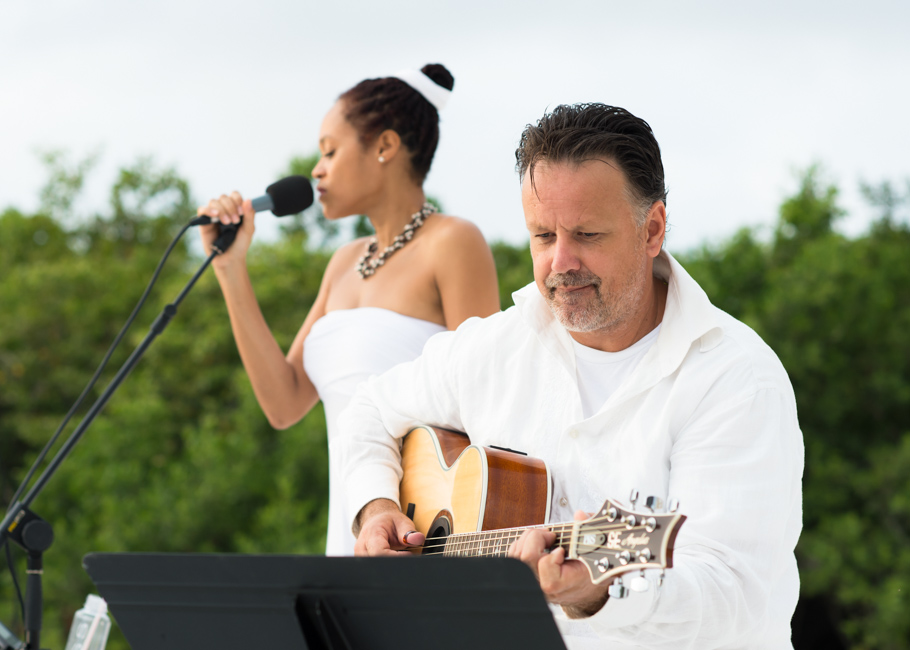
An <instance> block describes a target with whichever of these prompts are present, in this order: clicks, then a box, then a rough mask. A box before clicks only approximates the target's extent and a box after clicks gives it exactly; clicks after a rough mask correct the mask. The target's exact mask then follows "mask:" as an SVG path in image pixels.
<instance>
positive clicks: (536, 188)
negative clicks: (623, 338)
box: [521, 160, 663, 335]
mask: <svg viewBox="0 0 910 650" xmlns="http://www.w3.org/2000/svg"><path fill="white" fill-rule="evenodd" d="M521 199H522V205H523V207H524V213H525V222H526V224H527V227H528V232H529V233H530V236H531V257H532V258H533V260H534V279H535V281H536V282H537V287H538V289H540V292H541V294H543V297H544V298H545V299H546V301H547V304H548V305H549V307H550V310H551V311H552V312H553V315H554V316H555V317H556V318H557V320H559V322H560V323H562V325H563V326H564V327H565V328H566V329H568V330H569V331H570V332H580V333H589V332H590V333H604V334H608V335H609V334H610V333H611V332H613V331H616V330H618V329H620V328H629V327H632V328H633V329H634V328H635V327H636V324H635V322H634V321H635V319H636V318H640V315H641V313H642V309H643V308H644V307H645V306H644V305H643V304H642V303H643V300H644V299H645V297H646V295H649V294H648V289H649V283H650V282H651V281H652V280H651V268H652V266H651V262H652V258H653V257H655V256H656V255H657V253H658V252H660V245H661V243H662V241H663V230H662V228H661V229H660V232H659V233H658V237H657V238H655V237H652V236H651V234H650V233H653V231H654V225H653V224H652V221H653V219H652V215H651V213H649V216H648V218H647V219H646V222H645V224H644V225H642V226H639V225H637V222H636V212H635V207H634V206H633V205H632V203H631V202H630V201H629V199H628V193H627V191H626V177H625V174H624V173H623V172H622V171H620V170H619V168H618V167H617V166H616V165H615V164H614V163H612V161H602V160H592V161H588V162H584V163H581V164H574V163H555V164H550V163H546V162H544V163H539V164H538V165H537V166H536V167H535V169H534V184H533V185H532V184H531V179H530V175H529V173H527V172H526V173H525V177H524V179H523V181H522V192H521ZM651 212H654V210H652V211H651ZM655 239H659V241H657V242H656V248H655V241H654V240H655Z"/></svg>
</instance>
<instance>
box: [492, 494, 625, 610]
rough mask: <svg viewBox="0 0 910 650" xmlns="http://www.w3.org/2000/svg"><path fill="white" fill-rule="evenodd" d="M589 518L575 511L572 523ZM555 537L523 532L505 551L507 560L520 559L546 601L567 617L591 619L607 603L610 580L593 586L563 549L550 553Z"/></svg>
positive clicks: (543, 532)
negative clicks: (560, 609) (528, 568)
mask: <svg viewBox="0 0 910 650" xmlns="http://www.w3.org/2000/svg"><path fill="white" fill-rule="evenodd" d="M589 516H590V515H588V514H586V513H584V512H582V511H581V510H579V511H578V512H576V513H575V520H576V521H583V520H585V519H587V518H588V517H589ZM555 543H556V534H555V533H553V532H551V531H549V530H544V529H541V528H532V529H530V530H526V531H525V532H524V533H523V534H522V536H521V537H519V538H518V541H516V542H515V543H514V544H512V547H511V548H510V549H509V557H513V558H516V559H519V560H521V561H522V562H524V563H525V564H527V565H528V566H529V567H531V570H532V571H533V572H534V575H535V576H537V581H538V582H539V583H540V588H541V590H542V591H543V593H544V596H546V598H547V600H548V601H550V602H551V603H555V604H557V605H562V609H563V611H564V612H565V613H566V615H568V616H569V618H587V617H588V616H593V615H594V614H596V613H597V612H599V611H600V609H601V608H602V607H603V606H604V604H605V603H606V602H607V598H608V594H607V589H608V588H609V586H610V585H611V584H612V581H606V582H602V583H601V584H598V585H595V584H594V583H593V582H591V574H590V573H589V572H588V569H587V568H586V567H585V565H584V564H582V563H581V562H579V561H578V560H566V551H565V549H563V548H561V547H559V548H556V549H554V550H552V551H551V550H550V549H551V548H553V545H554V544H555Z"/></svg>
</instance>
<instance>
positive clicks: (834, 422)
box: [681, 167, 910, 650]
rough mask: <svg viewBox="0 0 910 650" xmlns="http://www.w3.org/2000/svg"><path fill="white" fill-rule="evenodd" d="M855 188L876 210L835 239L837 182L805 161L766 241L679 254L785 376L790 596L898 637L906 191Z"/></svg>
mask: <svg viewBox="0 0 910 650" xmlns="http://www.w3.org/2000/svg"><path fill="white" fill-rule="evenodd" d="M867 188H868V186H867ZM866 196H867V197H868V198H869V199H870V202H871V203H872V204H873V205H874V206H877V207H878V208H879V209H880V210H881V216H880V217H879V218H878V219H877V220H876V221H875V223H874V224H873V225H872V227H871V228H870V229H869V232H868V233H867V234H865V235H863V236H860V237H856V238H854V239H848V238H846V237H844V236H842V235H840V234H838V233H837V232H836V231H835V230H834V229H833V226H834V225H835V223H836V220H837V219H838V217H839V216H841V215H842V214H843V211H842V210H841V209H840V208H839V207H838V205H837V202H836V199H837V188H836V187H834V186H833V185H827V186H826V185H824V184H823V183H822V181H821V178H820V174H819V170H818V169H817V168H815V167H813V168H810V169H809V170H808V171H807V172H806V173H805V174H804V175H803V176H802V178H801V179H800V186H799V189H798V191H797V192H796V194H795V195H794V196H792V197H790V198H788V199H787V200H786V201H785V202H784V203H783V205H782V207H781V213H780V221H779V223H778V226H777V228H776V230H775V233H774V237H773V240H772V241H771V242H770V243H763V242H761V241H760V240H759V238H758V237H757V236H756V234H755V233H754V232H752V231H750V230H743V231H741V232H739V233H737V235H736V236H735V237H733V238H732V239H731V240H730V241H729V242H727V243H725V244H723V245H721V246H718V247H714V248H703V249H701V250H699V251H696V252H694V253H692V254H690V255H687V256H681V257H682V260H681V261H682V262H683V264H684V265H685V266H686V268H687V269H688V270H689V271H690V273H692V275H693V276H694V277H695V279H696V280H698V281H699V282H700V283H701V284H702V286H703V287H704V288H705V289H706V291H707V292H708V295H709V296H710V297H711V298H712V300H713V301H714V302H715V303H716V304H718V305H720V306H721V307H722V308H724V309H726V310H727V311H729V312H730V313H732V314H733V315H734V316H737V317H739V318H741V319H743V320H745V321H746V322H748V323H749V324H750V325H751V326H752V327H753V328H754V329H755V330H756V331H757V332H758V333H759V334H760V335H761V336H762V337H763V338H764V339H765V341H767V342H768V343H769V344H770V345H771V347H772V348H774V350H775V351H776V352H777V353H778V355H779V356H780V358H781V361H782V362H783V364H784V366H785V367H786V369H787V371H788V373H789V374H790V378H791V380H792V382H793V386H794V389H795V392H796V398H797V403H798V407H799V418H800V424H801V426H802V429H803V434H804V436H805V444H806V470H805V478H804V531H803V535H802V538H801V539H800V543H799V547H798V549H797V551H798V553H797V554H798V559H799V564H800V575H801V577H802V591H803V596H804V597H818V598H822V599H824V600H825V602H826V603H827V605H828V608H829V610H830V611H831V612H832V616H833V618H834V619H835V620H836V622H837V626H838V629H839V632H840V634H841V635H842V637H843V638H844V640H845V642H846V643H847V645H848V647H851V648H857V649H859V648H863V649H864V648H882V649H889V650H890V649H895V650H896V649H904V648H910V617H908V616H907V612H908V611H910V599H908V594H907V585H908V584H910V543H908V542H910V471H908V470H910V465H908V463H910V363H908V361H910V337H907V335H906V332H907V331H908V330H907V328H908V327H910V264H908V263H907V260H908V258H910V229H908V227H907V225H906V223H902V222H901V221H900V220H899V218H898V215H899V214H900V213H901V210H902V208H903V207H904V206H906V207H910V201H908V200H907V199H908V197H910V192H908V194H907V197H901V196H900V195H899V194H898V193H896V192H894V191H893V189H892V188H891V186H890V185H889V184H887V183H886V184H883V185H882V186H879V187H878V188H868V189H867V190H866ZM769 516H773V505H772V506H771V507H769Z"/></svg>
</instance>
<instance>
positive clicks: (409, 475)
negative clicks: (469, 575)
mask: <svg viewBox="0 0 910 650" xmlns="http://www.w3.org/2000/svg"><path fill="white" fill-rule="evenodd" d="M401 456H402V458H401V462H402V468H403V470H404V474H403V477H402V480H401V486H400V491H399V496H400V499H401V505H402V508H404V510H405V514H407V516H408V517H410V518H411V519H412V520H413V521H414V523H415V525H416V526H417V529H418V530H419V531H420V532H422V533H424V534H425V535H426V538H427V539H426V543H425V545H424V546H423V547H422V549H420V550H419V551H418V552H420V553H421V554H423V555H434V554H440V555H446V556H488V557H506V556H507V555H508V551H509V546H510V545H511V544H512V543H513V542H514V541H515V540H517V539H518V538H519V537H520V536H521V534H522V533H523V532H524V531H525V530H527V529H529V528H542V529H546V530H550V531H552V532H553V533H555V534H556V544H555V546H556V547H562V548H564V549H565V551H566V558H568V559H571V560H581V561H582V562H583V563H584V564H585V566H586V567H587V568H588V572H589V573H590V574H591V580H592V582H594V583H595V584H596V583H600V582H603V581H604V580H606V579H608V578H611V577H614V576H618V575H620V574H623V573H627V572H631V571H639V570H644V569H665V568H669V567H671V566H673V542H674V540H675V539H676V535H677V533H678V532H679V527H680V526H681V525H682V523H683V522H684V521H685V519H686V517H685V516H684V515H681V514H676V513H669V514H658V513H656V512H654V511H653V508H651V507H650V506H652V505H653V501H651V500H648V502H647V503H648V506H649V508H648V511H647V512H636V511H632V510H628V509H625V508H622V507H620V506H619V505H617V504H616V503H614V502H613V501H611V500H609V499H608V500H607V501H606V502H605V503H604V504H603V506H602V507H601V508H600V509H599V510H598V511H597V512H596V513H594V515H593V516H591V517H590V518H589V519H587V520H585V521H572V522H566V523H561V524H547V523H546V521H547V519H548V518H549V514H550V499H551V496H552V495H551V483H552V482H551V480H550V471H549V469H548V467H547V465H546V463H544V462H543V461H541V460H538V459H535V458H531V457H529V456H527V455H525V454H523V453H521V452H516V451H513V450H511V449H504V448H499V447H478V446H476V445H472V444H470V440H469V439H468V437H467V436H466V435H465V434H463V433H459V432H455V431H449V430H447V429H442V428H439V427H435V428H434V427H429V426H420V427H415V428H414V429H412V430H411V431H410V432H408V434H407V436H405V438H404V441H403V443H402V450H401Z"/></svg>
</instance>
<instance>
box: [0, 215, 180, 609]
mask: <svg viewBox="0 0 910 650" xmlns="http://www.w3.org/2000/svg"><path fill="white" fill-rule="evenodd" d="M194 221H195V220H194ZM195 225H197V224H196V223H194V222H193V221H191V222H190V223H188V224H186V225H185V226H183V228H181V230H180V232H179V233H177V236H176V237H174V239H173V240H172V241H171V243H170V244H169V245H168V247H167V250H165V251H164V255H163V256H162V257H161V261H160V262H158V266H157V267H156V268H155V272H154V273H153V274H152V279H151V280H150V281H149V283H148V286H147V287H146V288H145V291H144V292H143V293H142V296H141V297H140V298H139V302H138V303H137V304H136V306H135V307H134V308H133V312H132V313H131V314H130V315H129V318H127V320H126V323H125V324H124V325H123V327H122V328H121V330H120V333H119V334H117V336H116V337H115V338H114V342H113V343H112V344H111V347H110V348H109V349H108V351H107V354H105V355H104V359H102V360H101V365H99V366H98V369H97V370H96V371H95V374H94V375H92V378H91V379H90V380H89V382H88V384H87V385H86V387H85V389H84V390H83V391H82V394H81V395H79V397H78V398H77V399H76V401H75V403H74V404H73V406H72V407H71V408H70V410H69V412H68V413H67V414H66V416H65V417H64V418H63V422H61V423H60V426H59V427H57V430H56V431H55V432H54V435H52V436H51V439H50V440H48V441H47V444H45V445H44V449H42V450H41V453H39V454H38V458H37V459H35V462H34V463H33V464H32V466H31V468H30V469H29V470H28V474H26V476H25V478H24V479H23V480H22V483H21V484H20V485H19V487H18V488H17V489H16V492H15V494H13V498H12V499H11V500H10V503H9V507H8V508H7V512H9V510H10V509H11V508H12V506H13V504H15V503H16V502H17V501H18V500H19V497H20V496H22V493H23V492H24V491H25V488H26V487H28V484H29V483H30V482H31V480H32V477H34V475H35V472H37V471H38V468H39V467H40V466H41V464H42V463H43V462H44V459H45V458H47V454H48V453H49V452H50V450H51V449H53V447H54V445H55V444H56V442H57V440H58V439H59V438H60V435H61V434H62V433H63V430H64V429H65V428H66V425H67V424H69V421H70V420H71V419H72V417H73V415H75V413H76V411H77V410H79V407H80V406H81V405H82V402H83V401H85V398H86V396H87V395H88V394H89V392H90V391H91V390H92V388H93V387H94V386H95V384H96V383H97V382H98V378H99V377H100V376H101V373H102V372H104V369H105V367H107V364H108V361H110V358H111V356H112V355H113V354H114V351H115V350H116V349H117V347H118V346H119V345H120V342H121V341H122V340H123V337H124V336H125V335H126V333H127V331H128V330H129V329H130V326H132V324H133V321H134V320H136V316H138V315H139V311H140V310H141V309H142V306H143V305H144V304H145V301H146V300H147V299H148V296H149V294H150V293H151V291H152V287H154V286H155V283H156V282H157V281H158V276H159V275H161V270H162V269H163V268H164V263H165V262H167V259H168V257H169V256H170V254H171V252H172V251H173V250H174V247H175V246H176V245H177V242H179V241H180V239H181V238H182V237H183V235H184V234H185V233H186V231H187V230H189V229H190V228H191V227H193V226H195ZM3 545H4V546H5V547H6V561H7V564H8V566H9V571H10V575H11V576H12V579H13V585H14V587H15V590H16V595H17V596H18V598H19V607H20V608H21V611H22V618H23V620H25V601H24V600H23V598H22V590H21V589H20V587H19V581H18V580H17V579H16V572H15V569H14V566H13V557H12V553H11V551H10V546H9V539H8V538H7V539H4V540H3Z"/></svg>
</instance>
